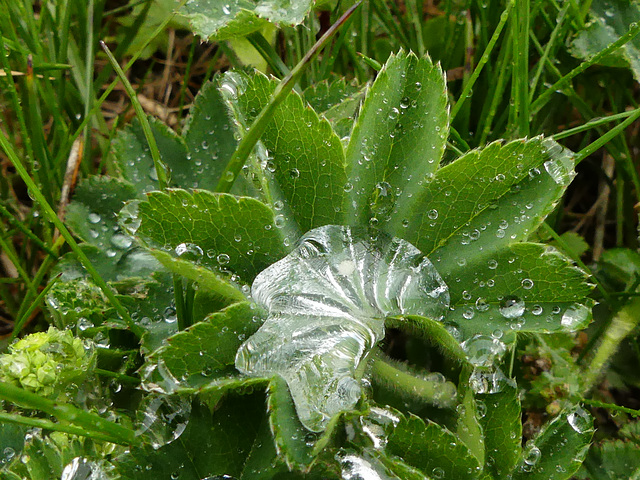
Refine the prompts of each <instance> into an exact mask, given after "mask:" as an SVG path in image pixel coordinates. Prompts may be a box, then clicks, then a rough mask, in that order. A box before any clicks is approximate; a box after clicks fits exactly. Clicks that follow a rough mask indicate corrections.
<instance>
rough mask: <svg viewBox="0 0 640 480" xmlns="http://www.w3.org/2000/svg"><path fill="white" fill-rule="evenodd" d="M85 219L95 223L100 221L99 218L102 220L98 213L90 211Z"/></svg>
mask: <svg viewBox="0 0 640 480" xmlns="http://www.w3.org/2000/svg"><path fill="white" fill-rule="evenodd" d="M87 219H88V220H89V223H94V224H95V223H100V220H102V217H100V215H98V214H97V213H90V214H89V216H88V217H87Z"/></svg>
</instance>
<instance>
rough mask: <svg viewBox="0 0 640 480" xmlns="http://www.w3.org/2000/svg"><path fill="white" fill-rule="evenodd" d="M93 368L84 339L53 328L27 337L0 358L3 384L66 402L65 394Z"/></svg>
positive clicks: (90, 350)
mask: <svg viewBox="0 0 640 480" xmlns="http://www.w3.org/2000/svg"><path fill="white" fill-rule="evenodd" d="M93 365H94V355H93V350H92V349H91V348H88V346H87V345H86V344H85V342H84V341H83V340H82V339H80V338H77V337H74V336H73V334H72V333H71V332H70V331H68V330H65V331H61V330H57V329H56V328H53V327H50V328H49V330H47V331H46V332H40V333H34V334H31V335H27V336H26V337H24V338H23V339H21V340H19V341H17V342H16V343H14V344H13V345H11V346H10V347H9V353H8V354H4V355H0V381H2V382H7V383H11V384H13V385H16V386H19V387H22V388H25V389H27V390H29V391H31V392H34V393H37V394H39V395H42V396H45V397H48V398H51V399H56V400H63V399H64V393H65V390H66V389H67V388H68V387H69V386H70V385H71V384H73V383H76V384H77V383H79V382H81V381H82V380H83V379H84V377H85V376H86V374H87V372H89V371H90V370H91V369H92V368H93Z"/></svg>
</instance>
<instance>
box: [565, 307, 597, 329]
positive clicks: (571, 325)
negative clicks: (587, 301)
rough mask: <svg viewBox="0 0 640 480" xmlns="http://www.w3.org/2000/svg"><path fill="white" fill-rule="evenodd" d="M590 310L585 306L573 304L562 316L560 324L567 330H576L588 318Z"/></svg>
mask: <svg viewBox="0 0 640 480" xmlns="http://www.w3.org/2000/svg"><path fill="white" fill-rule="evenodd" d="M590 313H591V312H590V310H589V308H588V307H586V306H585V305H581V304H574V305H571V306H570V307H569V308H567V309H566V310H565V312H564V313H563V314H562V319H561V320H560V324H561V325H562V326H563V327H564V328H565V329H567V330H571V331H573V330H578V329H579V328H581V327H582V324H583V323H584V322H586V321H587V320H588V319H589V317H590Z"/></svg>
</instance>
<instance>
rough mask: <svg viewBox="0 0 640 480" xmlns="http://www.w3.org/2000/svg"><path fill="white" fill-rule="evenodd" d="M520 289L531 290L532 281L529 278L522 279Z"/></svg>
mask: <svg viewBox="0 0 640 480" xmlns="http://www.w3.org/2000/svg"><path fill="white" fill-rule="evenodd" d="M522 288H524V289H525V290H531V289H532V288H533V280H531V279H530V278H524V279H522Z"/></svg>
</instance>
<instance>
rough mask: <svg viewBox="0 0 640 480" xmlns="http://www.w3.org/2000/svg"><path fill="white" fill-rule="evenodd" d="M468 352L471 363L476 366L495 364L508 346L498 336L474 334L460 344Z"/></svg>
mask: <svg viewBox="0 0 640 480" xmlns="http://www.w3.org/2000/svg"><path fill="white" fill-rule="evenodd" d="M460 346H461V347H462V349H463V350H464V352H465V353H466V354H467V360H469V363H471V364H472V365H475V366H484V367H488V366H490V365H493V363H494V361H495V360H496V359H499V358H500V357H502V355H504V352H506V350H507V347H506V346H505V344H504V343H502V341H500V339H498V338H494V337H488V336H486V335H474V336H473V337H471V338H469V339H468V340H465V341H464V342H462V344H461V345H460Z"/></svg>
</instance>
